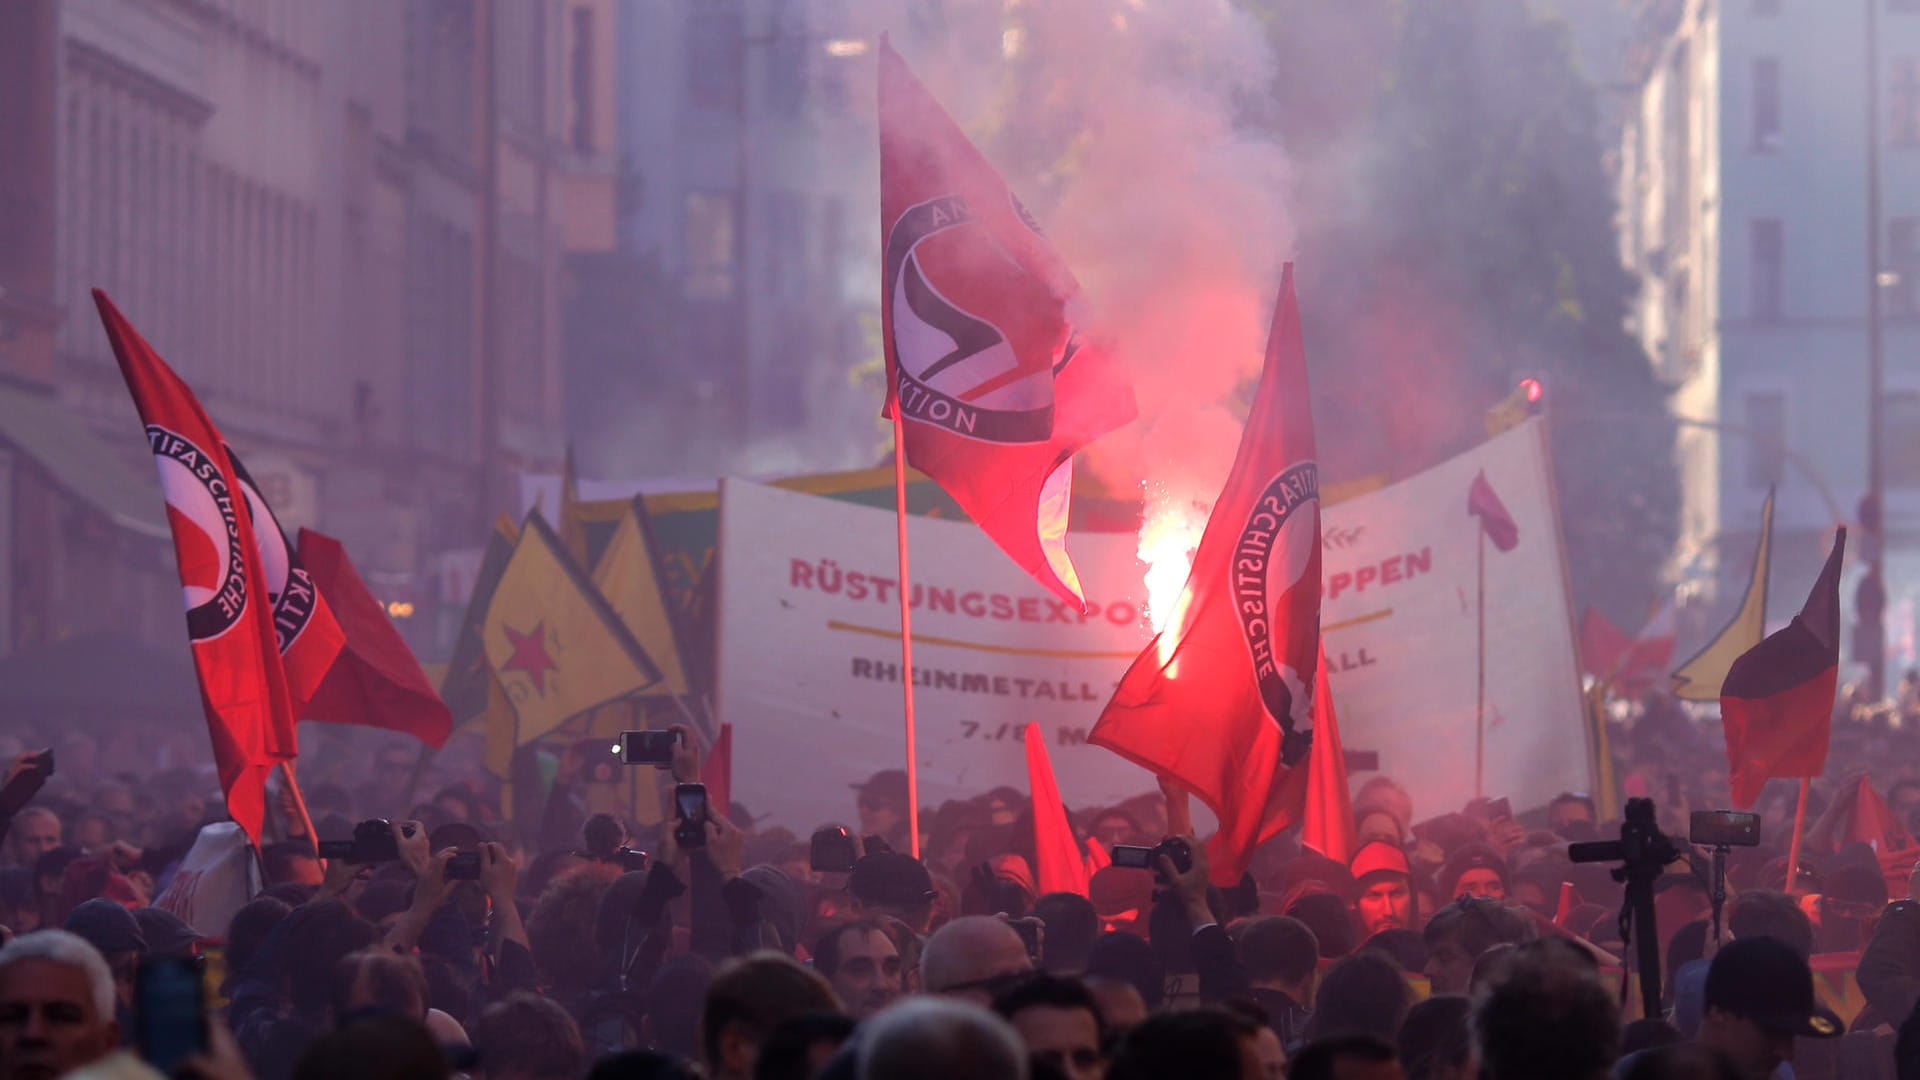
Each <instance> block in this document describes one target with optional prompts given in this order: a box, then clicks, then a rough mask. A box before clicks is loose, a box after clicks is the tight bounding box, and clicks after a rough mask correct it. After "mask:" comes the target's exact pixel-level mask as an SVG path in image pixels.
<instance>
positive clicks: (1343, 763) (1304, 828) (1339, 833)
mask: <svg viewBox="0 0 1920 1080" xmlns="http://www.w3.org/2000/svg"><path fill="white" fill-rule="evenodd" d="M1307 762H1308V764H1307V793H1306V808H1305V810H1304V812H1303V814H1302V818H1301V823H1300V843H1301V844H1302V845H1304V846H1306V847H1310V848H1312V849H1313V850H1315V851H1317V852H1319V853H1320V854H1322V855H1325V856H1326V857H1327V858H1329V859H1332V860H1334V861H1335V862H1339V863H1345V862H1347V861H1348V860H1349V859H1351V858H1352V857H1353V853H1354V851H1355V850H1356V849H1357V848H1358V847H1359V844H1358V843H1357V842H1356V837H1355V835H1354V822H1353V797H1352V794H1351V792H1350V791H1349V790H1348V787H1347V755H1346V750H1345V749H1344V748H1343V747H1341V745H1340V721H1339V718H1338V717H1337V716H1335V715H1334V711H1333V687H1332V686H1331V685H1330V684H1329V683H1328V682H1327V653H1326V650H1325V649H1324V648H1322V649H1321V650H1320V659H1319V661H1318V662H1317V663H1315V664H1314V668H1313V749H1312V750H1311V751H1310V752H1309V755H1308V758H1307Z"/></svg>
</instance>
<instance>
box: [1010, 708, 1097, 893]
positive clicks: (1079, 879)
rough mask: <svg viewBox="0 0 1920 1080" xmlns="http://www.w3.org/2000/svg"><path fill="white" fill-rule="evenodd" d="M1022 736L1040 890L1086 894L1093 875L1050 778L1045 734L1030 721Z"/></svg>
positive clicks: (1054, 782)
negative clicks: (1031, 802) (1030, 797)
mask: <svg viewBox="0 0 1920 1080" xmlns="http://www.w3.org/2000/svg"><path fill="white" fill-rule="evenodd" d="M1024 738H1025V739H1026V744H1027V790H1028V791H1029V792H1030V793H1031V794H1032V796H1033V852H1034V857H1035V860H1036V865H1035V866H1034V868H1033V870H1034V874H1035V875H1036V876H1037V877H1038V878H1039V882H1040V894H1041V895H1043V896H1044V895H1046V894H1047V893H1052V892H1070V893H1079V894H1080V895H1081V896H1086V895H1087V891H1088V889H1089V888H1090V887H1091V886H1090V885H1089V882H1090V880H1091V877H1092V875H1091V872H1090V871H1089V870H1088V869H1087V859H1086V856H1085V855H1082V854H1081V852H1080V843H1079V841H1077V840H1075V839H1074V837H1073V826H1072V825H1071V824H1070V823H1069V822H1068V820H1067V804H1066V803H1065V802H1063V801H1061V799H1060V785H1059V783H1058V782H1057V781H1055V780H1054V778H1053V762H1052V760H1051V759H1049V758H1048V757H1047V740H1046V736H1044V735H1042V734H1041V733H1040V725H1039V724H1033V723H1029V724H1028V725H1027V729H1026V732H1025V735H1024Z"/></svg>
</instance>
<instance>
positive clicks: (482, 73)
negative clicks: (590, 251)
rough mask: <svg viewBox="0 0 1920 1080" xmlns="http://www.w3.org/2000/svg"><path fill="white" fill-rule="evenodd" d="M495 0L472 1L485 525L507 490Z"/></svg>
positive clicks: (476, 265)
mask: <svg viewBox="0 0 1920 1080" xmlns="http://www.w3.org/2000/svg"><path fill="white" fill-rule="evenodd" d="M495 14H496V13H495V11H494V0H473V30H474V33H473V37H474V93H475V95H476V96H477V97H478V99H479V100H478V101H477V102H476V103H475V104H476V106H477V107H476V110H475V111H476V112H477V113H478V119H479V124H478V125H476V126H477V127H478V129H479V131H478V142H479V145H478V146H477V147H476V148H475V158H476V161H477V162H478V164H479V166H480V193H479V194H480V198H479V218H480V220H479V221H478V222H476V223H475V224H476V228H475V230H474V246H473V252H474V255H473V263H474V274H475V277H476V287H475V289H474V293H475V297H474V304H475V306H476V307H477V308H478V310H477V311H475V312H474V333H475V334H476V335H477V336H478V338H479V341H478V342H477V344H478V346H479V348H478V356H479V362H480V363H479V368H480V370H479V371H478V372H477V373H476V374H477V376H478V377H477V379H476V380H475V382H476V391H477V393H476V394H475V396H476V397H477V398H478V400H479V406H480V483H479V493H480V494H479V498H478V500H476V502H477V506H476V509H477V510H478V512H479V518H480V521H479V527H480V528H481V529H482V530H484V529H486V528H487V527H488V523H489V522H491V521H492V520H493V516H494V515H495V514H496V513H498V512H499V511H500V510H501V509H503V507H502V506H500V505H499V500H500V499H501V498H502V497H503V495H504V493H505V491H506V484H505V482H504V479H503V476H502V468H501V465H502V461H501V454H500V347H499V340H498V339H499V334H498V333H497V330H498V327H499V317H498V308H499V306H500V305H499V303H498V300H499V296H498V286H499V274H498V273H497V272H496V270H495V264H496V261H497V259H498V248H499V244H500V160H499V155H500V99H499V95H498V93H496V91H495V85H494V84H495V78H494V60H495V52H496V50H495V48H494V38H495V34H496V25H495V18H494V16H495Z"/></svg>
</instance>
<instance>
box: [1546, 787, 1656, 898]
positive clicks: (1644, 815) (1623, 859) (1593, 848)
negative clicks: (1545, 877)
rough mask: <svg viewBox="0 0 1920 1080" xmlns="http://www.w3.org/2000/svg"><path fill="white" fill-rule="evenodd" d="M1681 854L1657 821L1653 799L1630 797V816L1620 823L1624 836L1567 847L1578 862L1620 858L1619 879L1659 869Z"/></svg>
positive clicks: (1568, 855)
mask: <svg viewBox="0 0 1920 1080" xmlns="http://www.w3.org/2000/svg"><path fill="white" fill-rule="evenodd" d="M1679 857H1680V849H1679V848H1678V847H1676V846H1674V843H1673V841H1672V840H1670V839H1668V838H1667V834H1666V833H1663V832H1661V831H1660V826H1659V825H1658V824H1657V823H1656V822H1655V821H1654V816H1653V800H1652V799H1628V800H1627V815H1626V820H1624V821H1622V822H1621V823H1620V839H1618V840H1595V841H1590V842H1588V843H1584V844H1571V845H1569V846H1568V847H1567V858H1569V859H1571V860H1573V861H1574V862H1577V863H1579V862H1617V863H1621V864H1622V866H1621V868H1620V869H1619V870H1616V871H1614V877H1615V879H1616V880H1619V881H1625V880H1626V875H1627V874H1628V873H1632V872H1636V871H1644V870H1649V869H1650V870H1652V871H1653V872H1654V873H1656V874H1657V873H1658V872H1659V870H1660V869H1661V868H1662V867H1664V866H1666V865H1667V864H1668V863H1670V862H1672V861H1673V860H1675V859H1677V858H1679Z"/></svg>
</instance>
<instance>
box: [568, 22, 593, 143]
mask: <svg viewBox="0 0 1920 1080" xmlns="http://www.w3.org/2000/svg"><path fill="white" fill-rule="evenodd" d="M567 73H568V75H569V76H571V89H572V98H573V124H572V125H571V127H572V130H571V132H570V135H571V140H572V142H573V148H574V150H575V151H576V152H578V153H582V154H590V153H592V152H593V9H592V8H584V7H582V8H574V9H573V55H572V57H571V58H570V59H569V61H568V72H567Z"/></svg>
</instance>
